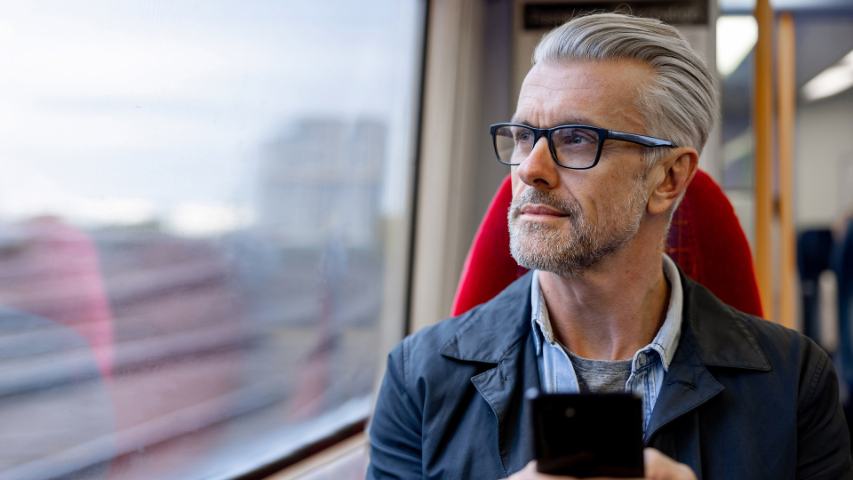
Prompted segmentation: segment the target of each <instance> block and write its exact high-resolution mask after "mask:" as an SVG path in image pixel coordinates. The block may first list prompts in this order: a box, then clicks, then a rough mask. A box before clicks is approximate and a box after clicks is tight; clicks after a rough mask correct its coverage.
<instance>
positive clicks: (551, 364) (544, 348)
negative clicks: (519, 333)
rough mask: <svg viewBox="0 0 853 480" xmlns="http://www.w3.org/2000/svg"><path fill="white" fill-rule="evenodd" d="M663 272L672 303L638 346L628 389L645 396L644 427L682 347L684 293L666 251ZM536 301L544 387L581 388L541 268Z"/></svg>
mask: <svg viewBox="0 0 853 480" xmlns="http://www.w3.org/2000/svg"><path fill="white" fill-rule="evenodd" d="M663 272H664V275H665V276H666V279H667V280H668V281H669V286H670V293H669V306H668V307H667V310H666V318H665V319H664V321H663V325H661V327H660V330H658V333H657V335H655V338H654V339H653V340H652V343H650V344H648V345H646V346H645V347H643V348H641V349H639V350H637V352H636V353H635V354H634V358H633V360H632V362H631V375H630V376H629V377H628V381H627V382H626V383H625V391H628V392H634V393H635V394H637V395H638V396H640V397H641V398H642V399H643V430H645V429H646V427H647V426H648V424H649V419H650V418H651V416H652V410H653V409H654V406H655V401H656V400H657V397H658V394H659V393H660V387H661V385H663V378H664V376H665V375H666V372H667V370H669V364H670V362H671V361H672V357H673V355H675V349H676V348H677V347H678V339H679V338H680V337H681V312H682V304H683V294H682V291H681V278H680V277H679V276H678V268H676V266H675V262H673V261H672V259H671V258H669V257H668V256H667V255H666V254H664V255H663ZM530 295H531V301H532V312H533V314H532V319H531V325H532V328H533V340H534V343H535V344H536V356H537V358H538V361H539V379H540V382H541V385H542V389H543V390H544V391H546V392H549V393H574V392H578V391H579V387H578V379H577V375H576V374H575V369H574V367H572V361H571V360H570V359H569V355H568V354H567V353H566V349H565V347H563V346H562V345H561V344H560V343H559V342H558V341H557V340H556V339H555V338H554V333H553V329H552V328H551V320H550V318H549V317H548V309H547V308H545V299H544V297H543V296H542V290H541V289H540V288H539V272H538V271H536V272H534V273H533V281H532V284H531V287H530Z"/></svg>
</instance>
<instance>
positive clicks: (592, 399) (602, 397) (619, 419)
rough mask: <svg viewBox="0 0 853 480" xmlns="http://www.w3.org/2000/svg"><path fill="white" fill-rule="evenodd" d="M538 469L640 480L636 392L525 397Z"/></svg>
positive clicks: (640, 419) (640, 429)
mask: <svg viewBox="0 0 853 480" xmlns="http://www.w3.org/2000/svg"><path fill="white" fill-rule="evenodd" d="M527 401H528V402H530V404H531V407H532V408H531V412H532V420H533V437H534V453H535V455H536V462H537V470H538V471H539V472H541V473H546V474H549V475H568V476H573V477H579V478H583V477H616V478H625V477H628V478H631V477H633V478H641V477H643V475H644V467H643V416H642V415H643V413H642V400H641V399H640V397H638V396H636V395H634V394H632V393H576V394H562V393H561V394H553V393H539V392H538V391H537V390H535V389H531V390H530V391H528V392H527Z"/></svg>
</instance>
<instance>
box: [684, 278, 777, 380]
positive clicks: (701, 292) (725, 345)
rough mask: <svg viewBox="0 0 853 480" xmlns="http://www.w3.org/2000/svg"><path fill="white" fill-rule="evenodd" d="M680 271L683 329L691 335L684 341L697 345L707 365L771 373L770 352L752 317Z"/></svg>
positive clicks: (698, 352)
mask: <svg viewBox="0 0 853 480" xmlns="http://www.w3.org/2000/svg"><path fill="white" fill-rule="evenodd" d="M680 273H681V282H682V285H683V286H684V316H683V318H684V320H683V321H684V325H683V327H682V328H683V330H687V331H689V332H690V333H691V337H692V338H691V339H688V342H681V343H682V344H686V345H688V346H689V347H688V348H695V349H696V355H697V356H698V359H699V360H701V362H702V363H703V364H704V365H705V366H708V367H726V368H741V369H746V370H757V371H762V372H769V371H770V370H771V367H770V362H769V361H768V360H767V355H765V353H764V351H763V350H762V349H761V347H760V346H759V344H758V341H757V340H756V338H755V335H754V334H753V332H752V329H751V328H750V327H749V326H748V325H747V320H746V319H747V318H748V317H749V316H748V315H747V314H745V313H743V312H739V311H737V310H735V309H734V308H732V307H730V306H728V305H726V304H725V303H723V302H722V301H721V300H720V299H718V298H717V297H715V296H714V295H713V294H712V293H711V292H710V291H708V289H706V288H705V287H703V286H702V285H699V284H698V283H696V282H694V281H693V280H691V279H690V278H688V277H686V276H685V275H684V273H682V272H680ZM690 340H692V345H691V342H690ZM681 346H682V345H679V348H680V347H681Z"/></svg>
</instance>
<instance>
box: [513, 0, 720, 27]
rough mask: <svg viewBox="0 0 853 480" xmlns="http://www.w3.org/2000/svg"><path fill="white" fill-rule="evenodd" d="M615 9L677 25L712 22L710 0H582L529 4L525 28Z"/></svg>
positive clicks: (525, 16) (553, 23)
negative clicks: (588, 0) (591, 0)
mask: <svg viewBox="0 0 853 480" xmlns="http://www.w3.org/2000/svg"><path fill="white" fill-rule="evenodd" d="M612 11H618V12H620V13H629V14H631V15H636V16H638V17H650V18H657V19H660V20H662V21H664V22H666V23H669V24H673V25H707V24H708V0H650V1H633V2H625V1H610V2H608V1H598V2H584V1H581V2H560V3H554V2H552V3H528V4H525V5H524V29H525V30H546V29H550V28H554V27H556V26H558V25H562V24H563V23H565V22H566V21H568V20H570V19H571V18H572V17H576V16H578V15H581V14H584V13H592V12H612Z"/></svg>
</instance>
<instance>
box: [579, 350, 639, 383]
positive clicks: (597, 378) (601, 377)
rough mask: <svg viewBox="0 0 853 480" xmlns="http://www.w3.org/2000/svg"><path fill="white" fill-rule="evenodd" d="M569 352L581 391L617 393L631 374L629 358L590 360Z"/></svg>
mask: <svg viewBox="0 0 853 480" xmlns="http://www.w3.org/2000/svg"><path fill="white" fill-rule="evenodd" d="M568 353H569V358H570V359H571V360H572V366H573V367H574V369H575V374H576V375H577V378H578V387H580V391H581V392H595V393H619V392H624V391H625V384H626V383H627V382H628V377H630V376H631V360H616V361H609V360H592V359H589V358H583V357H579V356H577V355H575V354H574V353H572V352H568Z"/></svg>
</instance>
